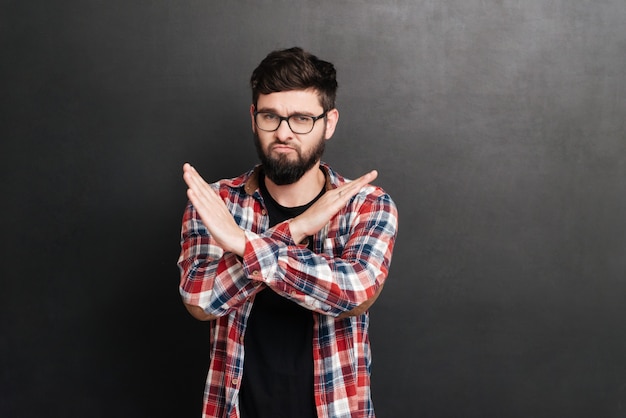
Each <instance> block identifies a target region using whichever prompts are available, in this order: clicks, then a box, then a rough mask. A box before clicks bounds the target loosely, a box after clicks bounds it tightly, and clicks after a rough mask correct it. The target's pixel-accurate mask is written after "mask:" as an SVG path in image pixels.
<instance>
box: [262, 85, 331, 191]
mask: <svg viewBox="0 0 626 418" xmlns="http://www.w3.org/2000/svg"><path fill="white" fill-rule="evenodd" d="M255 110H256V111H258V112H269V113H273V114H275V115H278V116H284V117H289V116H291V115H304V116H312V117H315V116H319V115H320V114H322V113H323V112H324V109H323V108H322V105H321V104H320V100H319V97H318V95H317V93H316V92H315V91H314V90H293V91H284V92H278V93H271V94H262V95H260V96H259V99H258V101H257V106H256V108H255V107H254V105H252V106H251V108H250V114H251V116H252V131H253V132H254V143H255V146H256V149H257V153H258V155H259V158H260V159H261V163H262V164H263V167H264V171H265V175H266V176H267V177H268V178H269V179H270V180H271V181H272V182H274V183H275V184H278V185H284V184H292V183H295V182H296V181H298V180H299V179H300V178H301V177H302V176H303V175H304V174H305V173H306V172H307V171H309V170H310V169H312V168H316V167H317V166H318V164H319V161H320V159H321V157H322V154H323V153H324V146H325V144H326V141H327V140H328V139H330V137H331V136H332V134H333V132H334V130H335V126H336V123H337V119H338V113H337V110H336V109H332V110H330V111H329V112H328V113H327V115H326V118H322V119H319V120H318V121H316V122H315V125H314V126H313V130H312V131H311V132H309V133H307V134H295V133H293V131H292V130H291V129H290V128H289V125H288V124H287V122H286V121H281V123H280V125H279V126H278V129H277V130H276V131H274V132H266V131H263V130H260V129H258V127H257V126H256V123H255V121H254V111H255Z"/></svg>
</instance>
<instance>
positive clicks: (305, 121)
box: [291, 115, 311, 123]
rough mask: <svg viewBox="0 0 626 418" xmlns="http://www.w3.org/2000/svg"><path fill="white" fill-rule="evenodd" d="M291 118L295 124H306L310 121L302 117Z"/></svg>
mask: <svg viewBox="0 0 626 418" xmlns="http://www.w3.org/2000/svg"><path fill="white" fill-rule="evenodd" d="M291 118H292V119H293V120H294V121H295V122H297V123H307V122H308V121H309V120H311V118H310V117H308V116H302V115H294V116H292V117H291Z"/></svg>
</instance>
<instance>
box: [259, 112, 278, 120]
mask: <svg viewBox="0 0 626 418" xmlns="http://www.w3.org/2000/svg"><path fill="white" fill-rule="evenodd" d="M261 117H262V118H263V119H264V120H268V121H272V120H276V119H278V116H276V115H274V114H272V113H261Z"/></svg>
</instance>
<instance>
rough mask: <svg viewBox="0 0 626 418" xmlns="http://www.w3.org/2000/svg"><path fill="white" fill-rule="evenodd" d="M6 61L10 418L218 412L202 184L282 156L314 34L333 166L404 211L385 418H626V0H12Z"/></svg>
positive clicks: (0, 275)
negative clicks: (210, 368) (283, 65)
mask: <svg viewBox="0 0 626 418" xmlns="http://www.w3.org/2000/svg"><path fill="white" fill-rule="evenodd" d="M0 45H1V47H2V48H1V51H2V58H1V63H0V80H1V81H0V83H1V85H0V87H1V88H0V91H1V93H0V103H1V104H0V106H1V108H0V121H1V123H0V141H1V142H0V144H1V145H0V147H1V149H0V151H1V157H0V158H1V164H0V175H1V183H0V196H1V199H2V204H1V205H0V211H1V213H0V223H1V225H0V231H1V233H2V241H1V242H2V253H1V254H2V256H1V257H2V258H1V259H2V262H1V263H0V283H2V285H1V286H2V287H1V289H0V313H1V316H0V321H1V322H0V325H1V327H2V329H1V332H0V350H1V353H0V354H1V355H0V385H1V387H0V416H2V417H7V418H8V417H16V418H21V417H27V418H28V417H39V416H50V417H64V418H67V417H70V418H71V417H80V418H83V417H95V418H97V417H177V418H185V417H199V416H200V409H201V401H202V392H203V387H204V378H205V375H206V369H207V363H208V327H207V324H206V323H201V322H198V321H196V320H194V319H193V318H192V317H191V316H189V315H188V314H187V312H186V311H185V309H184V307H183V306H182V303H181V302H180V298H179V295H178V288H177V286H178V280H179V277H178V270H177V268H176V259H177V257H178V253H179V231H180V221H181V218H182V213H183V209H184V206H185V203H186V199H185V187H184V183H183V182H182V179H181V174H182V170H181V167H182V164H183V163H184V162H185V161H189V162H192V163H193V164H194V165H195V166H196V167H197V168H198V169H199V171H201V172H202V173H203V174H204V175H205V177H206V178H207V179H209V180H216V179H219V178H222V177H230V176H234V175H237V174H239V173H241V172H243V171H245V170H247V169H248V168H250V167H251V166H252V165H253V164H255V163H256V156H255V153H254V148H253V145H252V139H251V133H250V120H249V114H248V109H249V105H250V101H251V99H250V92H249V89H248V84H247V83H248V79H249V75H250V73H251V71H252V69H253V68H254V67H255V66H256V64H257V63H258V62H259V61H260V60H261V59H262V58H263V57H264V56H265V55H266V54H267V53H268V52H269V51H271V50H273V49H278V48H285V47H291V46H294V45H299V46H302V47H304V48H305V49H308V50H310V51H312V52H313V53H315V54H317V55H318V56H320V57H321V58H324V59H327V60H330V61H332V62H334V63H335V65H336V67H337V69H338V80H339V86H340V87H339V97H338V108H339V111H340V115H341V118H340V122H339V127H338V130H337V132H336V134H335V136H334V138H333V139H332V140H331V141H330V142H329V144H328V147H327V152H326V155H325V158H324V159H325V160H326V161H327V162H329V163H330V164H332V165H333V166H334V167H335V168H336V169H337V170H338V171H340V172H341V173H343V174H344V175H346V176H348V177H355V176H358V175H360V174H361V173H363V172H365V171H366V170H369V169H371V168H376V169H378V170H379V172H380V176H379V179H378V180H377V183H378V184H379V185H381V186H382V187H384V188H385V189H386V190H387V191H388V192H389V193H390V194H391V195H392V197H393V198H394V200H395V201H396V203H397V205H398V208H399V211H400V229H399V237H398V242H397V245H396V251H395V255H394V260H393V263H392V266H391V272H390V277H389V280H388V283H387V286H386V287H385V291H384V293H383V295H382V296H381V297H380V299H379V300H378V302H377V304H376V305H375V306H374V307H373V308H372V310H371V340H372V347H373V360H374V363H373V380H372V387H373V396H374V404H375V407H376V411H377V416H378V417H380V418H397V417H428V418H437V417H441V418H449V417H463V418H468V417H476V418H479V417H480V418H484V417H506V418H508V417H519V418H528V417H545V418H554V417H568V418H571V417H580V418H588V417H615V418H617V417H624V416H626V134H625V132H626V126H625V122H624V121H625V120H626V3H625V2H624V1H623V0H603V1H590V0H550V1H546V0H526V1H518V0H440V1H435V0H392V1H390V0H375V1H356V0H352V1H331V0H318V1H315V2H313V1H297V2H285V1H276V0H274V1H228V2H227V1H206V0H205V1H201V0H195V1H191V0H181V1H163V0H150V1H146V0H144V1H120V0H108V1H96V0H81V1H78V0H74V1H72V0H66V1H49V0H33V1H28V2H26V1H24V2H18V1H2V3H1V6H0Z"/></svg>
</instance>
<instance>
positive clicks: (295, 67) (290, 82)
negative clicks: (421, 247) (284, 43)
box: [250, 47, 337, 111]
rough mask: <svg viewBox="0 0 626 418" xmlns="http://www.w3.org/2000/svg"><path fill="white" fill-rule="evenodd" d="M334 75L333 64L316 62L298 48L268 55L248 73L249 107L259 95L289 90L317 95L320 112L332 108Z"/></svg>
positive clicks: (335, 83) (255, 102)
mask: <svg viewBox="0 0 626 418" xmlns="http://www.w3.org/2000/svg"><path fill="white" fill-rule="evenodd" d="M336 74H337V73H336V71H335V67H334V66H333V64H331V63H330V62H327V61H322V60H320V59H318V58H317V57H316V56H315V55H312V54H310V53H308V52H306V51H304V50H302V48H299V47H294V48H289V49H284V50H279V51H274V52H270V53H269V54H268V55H267V56H266V57H265V59H264V60H263V61H261V63H260V64H259V66H258V67H257V68H256V69H255V70H254V72H253V73H252V77H251V78H250V87H251V88H252V103H253V104H254V105H256V104H257V101H258V99H259V95H260V94H270V93H277V92H281V91H289V90H309V89H312V90H314V91H316V92H317V94H318V95H319V98H320V104H321V105H322V107H323V108H324V111H329V110H330V109H333V108H334V107H335V97H336V95H337V80H336Z"/></svg>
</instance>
